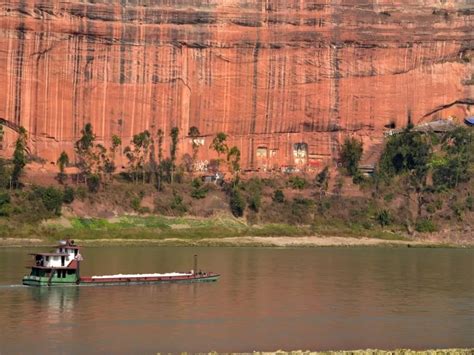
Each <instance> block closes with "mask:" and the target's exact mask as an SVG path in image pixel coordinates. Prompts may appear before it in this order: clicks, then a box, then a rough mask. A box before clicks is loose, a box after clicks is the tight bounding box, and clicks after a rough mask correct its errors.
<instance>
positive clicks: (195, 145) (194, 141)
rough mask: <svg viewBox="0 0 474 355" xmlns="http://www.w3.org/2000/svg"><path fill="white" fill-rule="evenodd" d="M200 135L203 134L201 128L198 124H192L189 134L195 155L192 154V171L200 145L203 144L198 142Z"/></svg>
mask: <svg viewBox="0 0 474 355" xmlns="http://www.w3.org/2000/svg"><path fill="white" fill-rule="evenodd" d="M200 135H201V132H199V129H198V128H197V127H196V126H192V127H190V128H189V132H188V136H189V137H191V145H192V148H193V156H192V164H193V168H192V170H191V172H193V171H194V166H195V164H196V160H197V155H198V152H199V147H200V146H201V144H200V143H199V142H198V137H199V136H200Z"/></svg>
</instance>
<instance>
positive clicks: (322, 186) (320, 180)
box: [315, 166, 329, 196]
mask: <svg viewBox="0 0 474 355" xmlns="http://www.w3.org/2000/svg"><path fill="white" fill-rule="evenodd" d="M315 183H316V187H317V188H318V189H319V195H320V196H322V195H324V194H325V193H326V191H327V189H328V185H329V167H328V166H326V167H325V168H324V169H323V170H322V171H320V172H319V173H318V175H316V179H315Z"/></svg>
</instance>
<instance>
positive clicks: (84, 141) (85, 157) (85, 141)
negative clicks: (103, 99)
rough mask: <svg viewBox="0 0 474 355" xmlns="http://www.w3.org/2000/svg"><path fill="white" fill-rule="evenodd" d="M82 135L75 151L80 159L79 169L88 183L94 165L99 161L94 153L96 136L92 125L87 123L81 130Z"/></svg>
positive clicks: (75, 146)
mask: <svg viewBox="0 0 474 355" xmlns="http://www.w3.org/2000/svg"><path fill="white" fill-rule="evenodd" d="M81 134H82V136H81V138H79V140H78V141H76V143H75V145H74V150H75V152H76V156H77V157H78V162H77V167H78V168H79V170H80V171H81V173H82V174H83V175H84V177H85V179H86V182H87V177H88V176H89V175H90V174H91V173H92V167H93V164H94V162H95V161H96V160H97V158H96V157H95V156H94V151H93V148H94V141H95V134H94V132H93V129H92V125H91V124H90V123H87V124H86V125H85V126H84V128H83V129H82V130H81Z"/></svg>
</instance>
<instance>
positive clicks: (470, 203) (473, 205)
mask: <svg viewBox="0 0 474 355" xmlns="http://www.w3.org/2000/svg"><path fill="white" fill-rule="evenodd" d="M466 208H467V209H468V210H469V211H472V210H474V198H472V196H471V195H469V196H467V197H466Z"/></svg>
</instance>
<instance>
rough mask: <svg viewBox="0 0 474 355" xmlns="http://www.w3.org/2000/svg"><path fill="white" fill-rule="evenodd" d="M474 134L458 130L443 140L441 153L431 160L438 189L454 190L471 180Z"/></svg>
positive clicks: (466, 130) (463, 129) (473, 159)
mask: <svg viewBox="0 0 474 355" xmlns="http://www.w3.org/2000/svg"><path fill="white" fill-rule="evenodd" d="M473 136H474V134H473V132H472V130H468V129H465V128H461V127H460V128H458V129H456V130H454V131H452V132H449V133H447V134H446V135H445V136H444V137H443V139H442V145H441V151H440V152H439V153H438V154H436V155H434V156H433V158H432V159H431V167H432V168H433V182H434V185H435V187H436V188H437V189H452V188H455V187H457V186H458V184H459V183H461V182H467V181H469V180H470V179H471V175H472V167H473V165H474V164H473V163H474V138H473Z"/></svg>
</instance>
